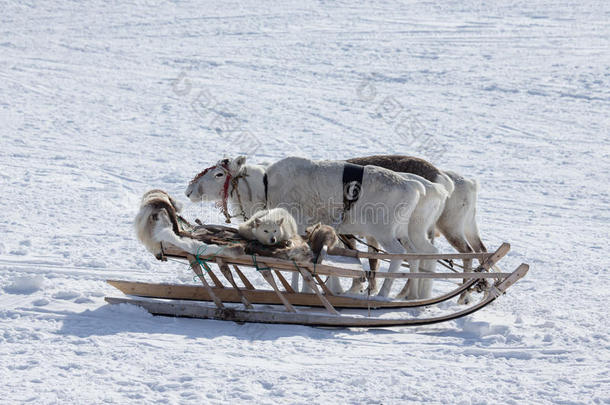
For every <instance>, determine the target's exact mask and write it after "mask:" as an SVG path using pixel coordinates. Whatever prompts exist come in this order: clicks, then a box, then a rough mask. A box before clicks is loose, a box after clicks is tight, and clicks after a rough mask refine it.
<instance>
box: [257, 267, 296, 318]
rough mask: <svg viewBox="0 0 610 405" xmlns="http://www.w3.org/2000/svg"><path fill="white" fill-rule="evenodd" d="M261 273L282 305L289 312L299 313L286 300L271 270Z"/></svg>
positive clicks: (261, 271)
mask: <svg viewBox="0 0 610 405" xmlns="http://www.w3.org/2000/svg"><path fill="white" fill-rule="evenodd" d="M260 273H261V275H262V276H263V278H264V279H265V280H266V281H267V283H269V285H270V286H271V288H273V291H275V294H276V295H277V296H278V298H279V299H280V301H281V302H282V304H284V306H285V307H286V310H287V311H288V312H297V310H296V309H294V307H293V306H292V304H291V303H290V301H288V300H287V299H286V297H284V295H283V294H282V292H281V291H280V289H279V288H278V286H277V283H276V282H275V279H274V278H273V274H272V273H271V270H260Z"/></svg>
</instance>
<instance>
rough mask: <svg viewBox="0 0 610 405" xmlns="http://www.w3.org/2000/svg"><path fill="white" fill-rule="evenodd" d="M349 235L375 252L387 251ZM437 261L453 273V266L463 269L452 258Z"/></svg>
mask: <svg viewBox="0 0 610 405" xmlns="http://www.w3.org/2000/svg"><path fill="white" fill-rule="evenodd" d="M341 236H343V235H341ZM351 237H352V238H354V240H355V241H357V242H359V243H362V244H363V245H365V246H367V247H369V248H371V249H373V250H375V251H377V253H388V252H386V251H385V250H383V249H381V248H378V247H376V246H372V245H370V244H368V243H366V242H365V241H363V240H362V239H360V238H358V237H356V236H354V235H351ZM377 260H381V261H384V262H386V263H387V262H390V261H391V260H388V259H377ZM437 262H438V263H439V264H441V265H442V266H443V267H446V268H448V269H449V270H451V271H453V272H454V273H457V271H456V270H455V269H454V267H458V268H460V269H462V270H464V266H462V265H460V264H457V263H455V262H454V261H453V260H451V259H449V260H448V259H440V260H437Z"/></svg>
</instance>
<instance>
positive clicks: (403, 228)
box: [185, 156, 428, 298]
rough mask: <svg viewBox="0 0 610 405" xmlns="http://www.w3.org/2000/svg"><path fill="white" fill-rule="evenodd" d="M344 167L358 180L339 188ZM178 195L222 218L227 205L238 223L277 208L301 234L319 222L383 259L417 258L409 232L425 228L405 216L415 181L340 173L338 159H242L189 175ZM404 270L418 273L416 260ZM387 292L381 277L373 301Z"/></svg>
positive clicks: (420, 190) (419, 188) (371, 169)
mask: <svg viewBox="0 0 610 405" xmlns="http://www.w3.org/2000/svg"><path fill="white" fill-rule="evenodd" d="M346 169H350V170H351V171H356V172H358V171H360V176H361V177H360V180H359V181H354V180H352V181H350V182H349V183H348V184H345V183H346V182H345V179H346ZM185 194H186V196H187V197H188V198H189V199H190V200H191V201H193V202H197V201H201V200H205V201H219V200H220V201H222V204H221V205H222V207H223V212H224V213H225V216H227V220H229V218H230V215H229V213H228V207H227V202H228V201H230V202H231V203H232V204H233V205H234V206H236V207H237V208H238V209H239V214H238V215H239V216H241V217H242V218H245V217H246V216H251V215H252V214H253V213H254V212H253V211H255V210H258V209H263V208H275V207H279V206H281V207H283V208H285V209H287V210H288V211H289V212H291V213H292V214H293V216H294V217H295V219H296V221H297V225H298V228H299V233H301V234H304V233H305V229H306V228H307V227H308V226H311V225H314V224H316V223H317V222H321V223H323V224H327V225H330V226H332V227H333V228H335V229H336V230H337V232H339V233H343V234H354V235H365V236H371V237H374V238H375V240H376V241H378V242H379V243H380V244H381V246H383V248H384V249H385V250H386V251H388V252H390V253H399V254H400V253H405V252H418V251H419V248H418V246H416V244H417V243H418V240H416V241H415V243H413V238H412V235H413V231H410V229H409V228H410V225H411V224H425V223H426V221H425V220H424V218H418V219H414V220H412V218H411V217H412V214H413V213H414V211H415V208H416V206H417V204H418V202H419V200H420V198H422V197H423V196H425V194H426V189H425V187H424V186H423V185H422V183H421V182H420V181H416V180H412V179H409V178H405V177H403V176H401V175H399V174H397V173H394V172H393V171H391V170H387V169H383V168H380V167H375V166H366V167H359V166H356V167H348V165H347V164H346V163H345V162H340V161H313V160H309V159H304V158H298V157H288V158H285V159H282V160H280V161H278V162H275V163H273V164H271V165H269V166H267V167H264V166H256V165H246V157H244V156H239V157H237V158H236V159H223V160H220V161H219V162H218V163H217V164H216V165H215V166H212V167H210V168H207V169H205V170H204V171H202V172H201V173H199V174H198V175H197V176H195V178H193V180H192V181H191V182H190V183H189V185H188V187H187V188H186V191H185ZM423 228H425V227H423ZM427 231H428V230H427V229H426V230H423V229H422V230H421V232H423V233H426V232H427ZM401 263H402V260H399V259H397V260H392V261H391V262H390V267H389V270H388V271H389V272H396V271H398V270H399V268H400V265H401ZM410 267H411V271H412V272H417V271H419V263H418V261H414V262H411V263H410ZM391 286H392V279H386V280H385V281H384V283H383V286H382V287H381V290H380V291H379V295H380V296H383V297H387V296H389V293H390V289H391ZM362 289H363V288H362V281H361V280H354V284H353V285H352V288H351V289H350V292H356V291H361V290H362ZM412 293H413V296H411V297H409V298H419V296H418V294H419V289H418V288H415V289H413V291H412Z"/></svg>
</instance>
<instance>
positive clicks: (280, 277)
mask: <svg viewBox="0 0 610 405" xmlns="http://www.w3.org/2000/svg"><path fill="white" fill-rule="evenodd" d="M273 272H274V273H275V275H276V276H277V278H278V280H280V283H282V285H283V286H284V290H286V292H288V293H293V292H294V290H293V289H292V286H291V285H290V283H288V281H287V280H286V278H284V275H283V274H282V273H281V272H280V271H279V270H274V271H273Z"/></svg>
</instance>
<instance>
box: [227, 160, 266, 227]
mask: <svg viewBox="0 0 610 405" xmlns="http://www.w3.org/2000/svg"><path fill="white" fill-rule="evenodd" d="M264 176H265V168H264V166H258V165H247V166H246V167H245V168H244V171H242V172H241V174H240V175H239V176H238V177H237V179H238V181H237V191H238V193H239V198H241V203H242V205H243V209H244V211H245V212H246V215H247V216H248V217H251V216H252V215H253V214H254V213H255V212H256V211H259V210H261V209H264V208H266V204H267V201H266V198H265V185H264V182H263V178H264ZM230 198H231V203H232V204H233V205H236V204H239V201H238V196H237V193H232V195H231V197H230Z"/></svg>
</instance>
